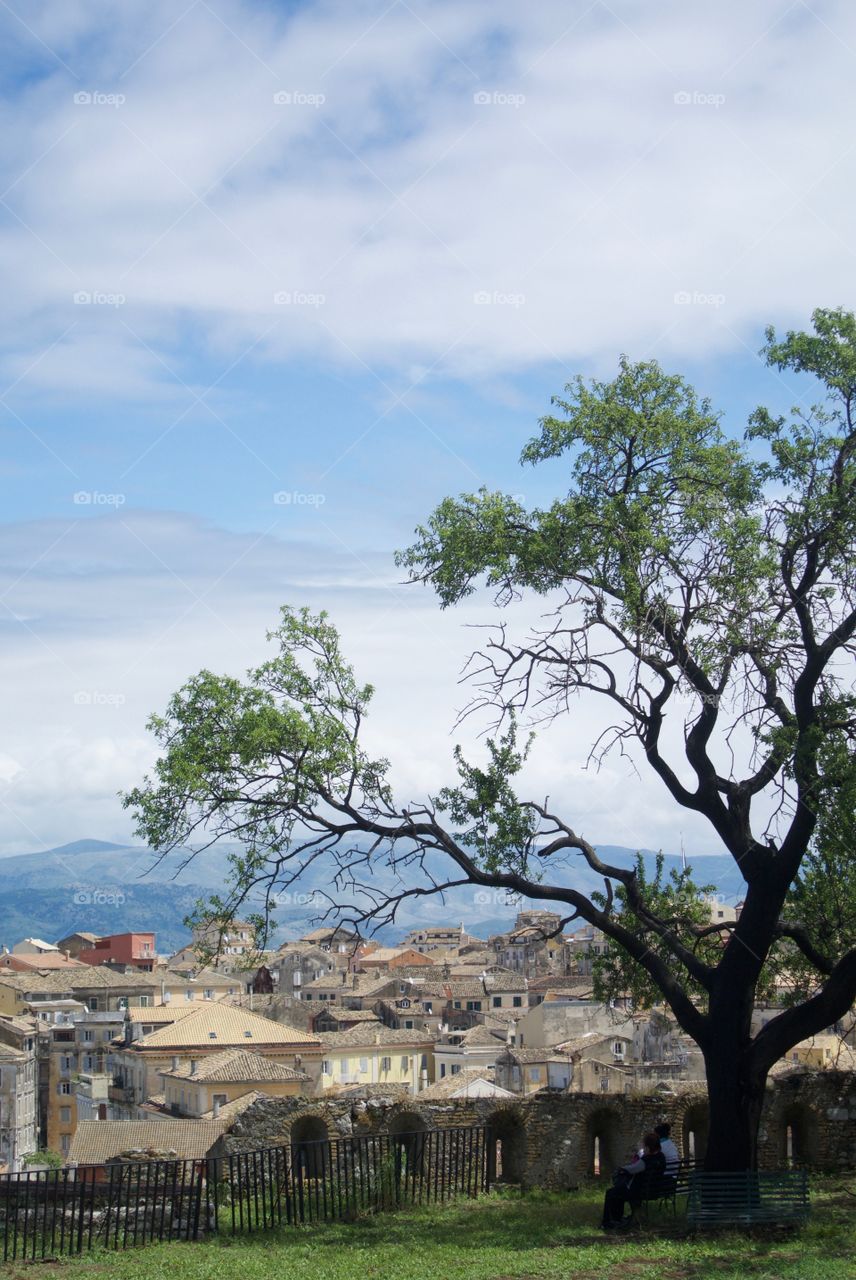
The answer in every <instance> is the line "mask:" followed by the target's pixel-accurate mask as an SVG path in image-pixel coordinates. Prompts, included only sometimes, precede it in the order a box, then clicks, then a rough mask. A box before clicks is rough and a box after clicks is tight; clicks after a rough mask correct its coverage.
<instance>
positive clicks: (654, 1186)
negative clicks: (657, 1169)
mask: <svg viewBox="0 0 856 1280" xmlns="http://www.w3.org/2000/svg"><path fill="white" fill-rule="evenodd" d="M699 1169H701V1164H700V1163H699V1162H698V1161H695V1160H682V1161H681V1162H680V1164H679V1165H678V1170H677V1173H676V1174H675V1176H674V1177H671V1178H667V1177H664V1176H663V1175H662V1174H651V1173H646V1174H644V1175H643V1178H642V1197H641V1200H640V1205H641V1207H642V1209H644V1211H645V1214H646V1216H647V1214H648V1209H649V1207H650V1206H651V1205H654V1206H655V1207H657V1208H660V1209H664V1210H665V1209H671V1211H672V1213H677V1208H678V1200H683V1199H686V1197H687V1196H688V1195H689V1192H690V1177H691V1175H692V1174H693V1173H694V1172H696V1170H699Z"/></svg>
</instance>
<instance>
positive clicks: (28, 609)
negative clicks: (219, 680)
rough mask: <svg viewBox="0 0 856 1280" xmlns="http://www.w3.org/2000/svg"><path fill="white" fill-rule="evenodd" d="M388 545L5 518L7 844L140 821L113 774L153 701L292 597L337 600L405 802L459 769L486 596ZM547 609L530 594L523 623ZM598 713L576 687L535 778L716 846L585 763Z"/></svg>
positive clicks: (538, 787) (102, 833)
mask: <svg viewBox="0 0 856 1280" xmlns="http://www.w3.org/2000/svg"><path fill="white" fill-rule="evenodd" d="M398 576H399V575H398V573H397V571H395V569H394V568H393V566H392V564H391V561H390V560H389V559H388V558H386V557H381V556H378V555H376V554H374V553H370V552H363V551H362V550H360V549H359V548H357V549H356V552H355V553H351V552H349V551H347V550H344V549H343V550H342V552H341V553H340V554H332V553H330V552H329V551H326V550H323V549H321V548H318V547H314V546H312V545H310V544H305V543H303V544H301V543H297V542H289V541H283V540H280V539H278V538H276V537H274V536H272V535H271V536H268V537H265V538H261V539H259V538H257V537H254V536H252V535H249V534H235V533H231V532H226V531H224V530H222V529H219V528H216V527H213V526H211V525H207V524H205V523H203V522H201V521H198V520H195V519H192V518H190V517H185V516H180V515H153V514H145V513H139V512H121V513H116V514H106V515H100V514H99V515H95V516H92V517H89V518H85V519H78V520H76V521H70V522H64V523H60V522H56V521H42V522H33V523H31V524H28V525H9V526H6V527H4V528H3V529H2V531H0V601H2V609H0V646H2V652H3V662H4V672H5V679H4V682H3V689H2V694H0V697H2V715H3V722H4V726H5V737H4V751H3V754H2V758H0V850H2V851H3V852H5V853H11V852H19V851H23V850H30V849H34V848H38V847H39V846H43V847H49V846H51V845H56V844H60V843H63V842H65V841H67V840H72V839H77V838H80V837H83V836H87V835H88V836H95V837H97V838H100V839H125V838H127V837H128V835H129V834H130V824H129V820H128V816H127V815H126V814H125V813H124V812H123V811H122V809H121V807H120V803H119V800H118V798H117V793H118V792H119V791H120V790H121V789H125V788H128V787H131V786H133V785H135V784H136V783H137V782H138V781H139V780H140V779H141V777H142V774H143V773H144V772H145V770H146V769H147V768H148V767H149V766H150V765H151V763H152V761H153V759H154V755H155V746H154V742H153V740H152V739H151V738H150V736H149V735H148V734H147V732H146V730H145V723H146V720H147V718H148V716H149V715H150V714H151V713H152V712H153V711H159V710H162V709H163V707H164V706H165V704H166V701H167V699H168V697H169V695H170V694H171V693H172V692H173V691H174V690H175V689H176V688H178V686H179V685H180V684H181V683H182V682H183V681H184V680H185V679H187V678H188V677H189V676H190V675H192V674H193V673H194V672H196V671H198V670H200V669H201V668H203V667H208V668H209V669H212V670H215V671H221V672H228V673H231V674H235V675H239V676H240V675H243V674H244V672H245V671H246V670H247V668H249V667H251V666H253V665H255V664H256V663H258V662H260V661H262V660H263V659H264V658H265V657H267V656H269V654H270V650H269V646H267V645H266V643H265V639H264V637H265V633H266V631H268V630H269V629H270V628H271V627H273V626H275V625H276V622H277V618H278V611H279V607H280V606H281V605H282V604H291V605H295V606H299V605H303V604H307V605H309V606H310V607H311V608H312V609H314V610H318V609H321V608H326V609H328V610H329V612H330V614H331V617H332V619H333V621H334V622H335V623H336V625H337V626H338V627H339V628H340V630H341V633H342V636H343V648H344V652H345V654H346V655H347V657H348V658H349V660H350V661H351V662H352V663H353V665H354V667H355V669H356V671H357V673H358V675H359V676H360V678H361V679H364V680H369V681H371V682H372V683H373V684H374V685H375V687H376V690H377V692H376V697H375V702H374V705H373V709H372V714H371V716H370V717H369V719H368V721H367V723H366V733H365V742H366V746H367V747H368V748H369V749H370V750H371V751H372V752H373V753H376V754H378V755H383V756H386V757H388V758H389V759H390V761H391V762H392V777H393V781H394V784H395V787H396V792H397V795H398V796H399V797H400V799H401V801H402V803H404V802H405V801H406V800H408V799H411V798H421V797H424V796H425V795H426V794H429V793H436V791H437V790H438V789H439V788H440V787H441V786H443V785H444V784H446V783H448V782H449V781H451V780H452V779H453V765H452V747H453V746H454V744H455V743H456V742H457V741H461V742H462V744H463V745H464V746H465V748H466V749H467V751H468V752H469V753H471V754H475V753H478V752H479V750H480V749H481V748H480V746H479V738H478V733H479V731H480V730H483V729H484V728H485V721H484V720H481V721H479V720H470V721H467V722H465V724H464V725H463V727H462V728H461V729H460V730H458V731H453V724H454V720H455V715H456V712H457V711H458V710H459V709H460V708H461V707H462V706H463V705H464V703H465V702H466V701H467V700H468V698H469V696H470V693H471V690H470V688H469V687H462V686H460V685H459V684H458V679H459V675H460V671H461V668H462V665H463V663H464V660H465V658H466V656H467V654H468V652H469V650H470V649H471V648H472V647H474V646H475V644H476V643H477V642H478V640H479V639H480V638H481V637H482V636H483V633H474V632H473V631H472V630H467V629H466V628H467V627H468V626H472V625H473V624H484V623H486V622H489V621H491V620H493V615H494V610H493V608H492V606H491V605H490V603H489V602H488V601H487V600H485V599H476V600H474V601H473V602H472V603H470V604H467V605H466V606H464V607H462V608H460V609H457V610H451V611H448V612H445V613H443V612H441V611H440V610H439V609H438V608H437V605H436V601H435V600H434V598H433V596H432V595H431V594H430V593H429V592H427V591H424V590H422V589H420V588H416V587H412V588H407V587H402V586H400V585H398V584H397V578H398ZM532 618H533V614H532V611H531V610H529V609H527V608H522V607H521V608H520V609H518V610H517V612H516V614H514V615H513V623H514V626H515V627H516V628H521V627H522V626H523V625H525V623H526V621H527V619H528V620H529V621H531V620H532ZM602 727H603V720H602V716H601V714H600V713H599V711H598V710H597V709H596V708H594V707H592V706H591V705H590V704H586V703H579V704H576V705H575V706H574V708H573V710H572V712H571V714H570V715H568V716H566V717H564V718H563V721H562V723H560V724H557V725H556V726H554V727H553V728H551V729H549V730H546V731H544V732H543V733H542V734H541V735H540V736H539V739H538V742H537V744H536V748H535V750H534V753H533V756H532V759H531V761H530V763H529V764H528V765H527V768H526V773H525V777H524V780H523V790H524V791H525V793H526V794H529V795H532V796H534V797H536V798H538V799H541V798H543V796H545V795H547V794H549V795H550V796H551V800H552V803H553V805H554V806H555V807H556V809H557V811H558V812H561V813H562V814H563V815H565V816H566V817H567V818H568V820H569V821H571V822H572V823H573V824H574V826H575V827H576V828H577V829H578V830H580V831H582V832H583V833H585V834H586V835H589V836H592V837H596V838H597V839H599V840H601V841H603V842H608V843H620V844H621V843H623V844H629V845H631V846H633V845H638V846H643V847H655V848H656V847H659V846H660V845H663V846H664V847H666V848H671V849H674V848H676V847H677V846H678V844H679V841H680V833H681V831H682V830H683V831H684V832H687V833H689V834H692V833H693V832H694V831H695V832H697V833H698V839H699V843H698V844H697V845H695V846H694V847H696V848H700V849H703V850H705V851H708V850H711V849H714V848H715V847H716V846H715V844H714V842H712V841H711V838H710V836H709V835H708V833H707V832H705V831H704V829H703V827H701V826H700V825H697V826H693V823H692V820H691V819H690V818H688V816H687V815H686V814H682V813H679V812H677V811H675V810H674V809H673V808H672V807H671V806H670V805H669V804H668V802H667V801H666V800H665V797H659V798H658V796H657V795H656V792H654V794H652V785H651V779H650V777H643V779H642V780H641V781H639V780H636V779H634V777H633V776H632V773H631V771H630V770H629V768H627V767H625V762H623V761H621V760H620V759H618V758H616V759H614V760H613V761H612V762H611V763H610V764H609V765H608V766H607V767H605V768H604V769H603V770H602V771H601V772H600V773H597V772H594V771H585V769H584V765H585V761H586V756H587V754H588V750H589V747H590V745H591V743H592V741H593V739H594V737H595V736H596V734H597V732H598V731H599V729H601V728H602Z"/></svg>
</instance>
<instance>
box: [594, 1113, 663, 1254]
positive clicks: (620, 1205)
mask: <svg viewBox="0 0 856 1280" xmlns="http://www.w3.org/2000/svg"><path fill="white" fill-rule="evenodd" d="M642 1152H643V1154H642V1156H641V1157H638V1158H637V1159H635V1160H631V1161H630V1162H629V1163H628V1164H625V1165H622V1166H621V1168H620V1169H618V1170H617V1172H616V1174H615V1181H614V1185H613V1186H611V1187H610V1188H609V1190H608V1191H607V1193H606V1195H605V1196H604V1198H603V1223H602V1226H603V1229H604V1231H614V1230H615V1229H616V1228H618V1227H621V1226H622V1225H623V1224H624V1221H625V1219H624V1206H625V1204H629V1205H630V1208H631V1210H633V1209H635V1208H636V1206H637V1205H639V1204H641V1202H642V1191H643V1187H644V1183H645V1178H644V1177H643V1176H642V1175H644V1174H649V1175H650V1176H651V1177H653V1178H657V1177H662V1176H663V1174H664V1173H665V1171H666V1157H665V1156H664V1155H663V1153H662V1151H661V1150H660V1139H659V1138H658V1137H657V1135H656V1133H646V1134H645V1139H644V1145H643V1148H642ZM632 1216H633V1214H632V1212H631V1215H630V1218H628V1219H627V1221H628V1222H629V1221H630V1220H631V1218H632Z"/></svg>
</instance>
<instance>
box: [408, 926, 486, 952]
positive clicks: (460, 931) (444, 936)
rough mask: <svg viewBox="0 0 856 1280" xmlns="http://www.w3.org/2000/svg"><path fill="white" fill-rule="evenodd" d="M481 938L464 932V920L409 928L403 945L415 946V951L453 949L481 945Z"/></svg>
mask: <svg viewBox="0 0 856 1280" xmlns="http://www.w3.org/2000/svg"><path fill="white" fill-rule="evenodd" d="M481 945H483V943H482V939H481V938H474V937H472V936H471V935H470V934H468V933H465V932H464V922H463V920H462V921H461V923H460V924H458V925H448V924H445V925H442V924H441V925H424V926H423V927H422V928H420V929H411V930H410V932H409V933H408V935H407V937H406V938H405V939H404V946H406V947H415V948H416V950H417V951H423V952H424V951H454V950H458V949H460V948H461V947H470V946H481Z"/></svg>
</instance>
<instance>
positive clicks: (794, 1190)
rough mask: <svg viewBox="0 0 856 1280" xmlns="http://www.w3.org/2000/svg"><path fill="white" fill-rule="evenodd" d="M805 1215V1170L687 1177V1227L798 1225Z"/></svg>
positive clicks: (691, 1175)
mask: <svg viewBox="0 0 856 1280" xmlns="http://www.w3.org/2000/svg"><path fill="white" fill-rule="evenodd" d="M808 1215H809V1194H808V1177H807V1175H806V1171H805V1169H787V1170H784V1171H782V1172H780V1173H767V1172H758V1171H757V1170H752V1171H747V1172H745V1173H706V1172H704V1171H703V1170H700V1169H695V1170H693V1171H692V1172H691V1173H690V1175H689V1199H688V1201H687V1223H688V1224H689V1226H691V1227H718V1226H729V1225H736V1226H763V1225H765V1224H769V1225H779V1224H799V1223H803V1222H805V1221H806V1219H807V1218H808Z"/></svg>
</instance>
